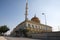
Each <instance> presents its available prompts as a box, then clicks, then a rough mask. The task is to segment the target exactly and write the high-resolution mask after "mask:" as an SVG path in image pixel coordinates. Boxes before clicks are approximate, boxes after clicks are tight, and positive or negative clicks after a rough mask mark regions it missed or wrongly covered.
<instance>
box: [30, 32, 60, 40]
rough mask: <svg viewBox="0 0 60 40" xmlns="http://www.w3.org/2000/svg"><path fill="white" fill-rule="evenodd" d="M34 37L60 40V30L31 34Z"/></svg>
mask: <svg viewBox="0 0 60 40" xmlns="http://www.w3.org/2000/svg"><path fill="white" fill-rule="evenodd" d="M31 35H32V38H38V39H44V40H45V39H46V40H60V32H49V33H40V34H31Z"/></svg>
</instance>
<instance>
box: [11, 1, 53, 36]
mask: <svg viewBox="0 0 60 40" xmlns="http://www.w3.org/2000/svg"><path fill="white" fill-rule="evenodd" d="M27 16H28V1H27V0H26V13H25V20H24V21H23V22H21V23H20V24H18V25H17V26H16V28H14V29H13V31H12V32H11V35H12V36H16V35H17V36H23V34H22V33H21V32H20V29H22V30H24V29H27V30H29V32H28V33H27V34H28V35H32V34H38V33H41V32H52V27H51V26H48V25H45V24H41V21H40V20H39V18H38V17H36V15H35V16H34V17H32V18H31V20H28V17H27Z"/></svg>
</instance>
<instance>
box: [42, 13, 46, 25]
mask: <svg viewBox="0 0 60 40" xmlns="http://www.w3.org/2000/svg"><path fill="white" fill-rule="evenodd" d="M42 15H44V17H45V25H47V21H46V14H45V13H42Z"/></svg>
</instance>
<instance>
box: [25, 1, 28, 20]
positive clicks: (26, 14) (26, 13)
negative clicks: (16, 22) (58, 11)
mask: <svg viewBox="0 0 60 40" xmlns="http://www.w3.org/2000/svg"><path fill="white" fill-rule="evenodd" d="M27 16H28V0H26V11H25V20H28V18H27Z"/></svg>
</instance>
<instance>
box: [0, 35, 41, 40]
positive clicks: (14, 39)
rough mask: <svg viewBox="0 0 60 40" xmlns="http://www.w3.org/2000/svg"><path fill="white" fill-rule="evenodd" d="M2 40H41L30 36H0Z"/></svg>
mask: <svg viewBox="0 0 60 40" xmlns="http://www.w3.org/2000/svg"><path fill="white" fill-rule="evenodd" d="M0 40H40V39H30V38H22V37H3V36H2V37H0Z"/></svg>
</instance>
